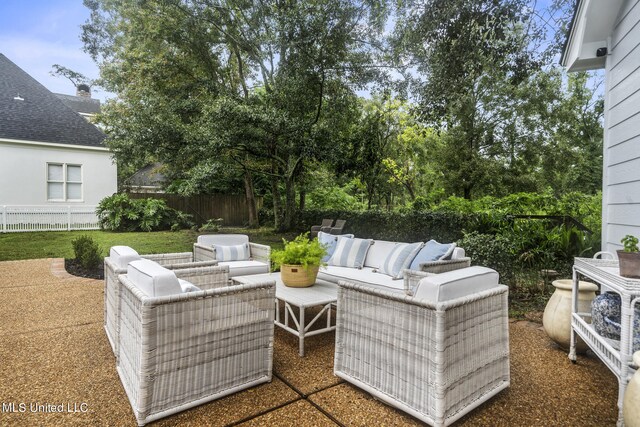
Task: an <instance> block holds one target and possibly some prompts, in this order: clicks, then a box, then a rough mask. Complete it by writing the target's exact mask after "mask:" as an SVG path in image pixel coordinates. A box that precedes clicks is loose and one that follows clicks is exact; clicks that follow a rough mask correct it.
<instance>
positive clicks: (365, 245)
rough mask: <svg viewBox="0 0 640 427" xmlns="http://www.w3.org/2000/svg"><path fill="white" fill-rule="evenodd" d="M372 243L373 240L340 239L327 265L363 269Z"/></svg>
mask: <svg viewBox="0 0 640 427" xmlns="http://www.w3.org/2000/svg"><path fill="white" fill-rule="evenodd" d="M371 242H373V240H371V239H356V238H354V239H348V238H341V239H338V244H337V245H336V250H335V251H334V252H333V255H331V258H329V261H328V262H327V264H329V265H335V266H338V267H352V268H362V266H363V265H364V259H365V258H366V256H367V251H368V250H369V246H371Z"/></svg>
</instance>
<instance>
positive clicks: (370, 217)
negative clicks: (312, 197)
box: [298, 210, 508, 242]
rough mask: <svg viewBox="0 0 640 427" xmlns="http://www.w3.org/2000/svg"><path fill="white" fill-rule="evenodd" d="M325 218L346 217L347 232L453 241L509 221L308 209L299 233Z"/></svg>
mask: <svg viewBox="0 0 640 427" xmlns="http://www.w3.org/2000/svg"><path fill="white" fill-rule="evenodd" d="M322 218H340V219H344V220H346V221H347V224H346V226H345V229H344V232H345V233H353V234H355V235H356V236H358V237H365V238H371V239H380V240H390V241H398V242H417V241H427V240H429V239H435V240H438V241H439V242H454V241H456V240H458V239H460V238H462V237H463V235H464V234H463V231H467V232H471V231H480V232H483V233H492V232H495V230H496V229H497V228H499V227H500V224H502V223H503V222H505V221H508V217H506V216H504V215H502V216H501V215H489V214H484V213H480V214H475V213H464V214H463V213H456V212H415V211H409V212H404V213H398V212H383V211H374V210H371V211H363V212H360V211H358V212H355V211H332V210H321V211H320V210H305V211H304V212H300V213H299V214H298V232H303V231H308V230H310V229H311V226H312V225H316V224H319V221H320V220H322Z"/></svg>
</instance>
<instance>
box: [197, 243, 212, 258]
mask: <svg viewBox="0 0 640 427" xmlns="http://www.w3.org/2000/svg"><path fill="white" fill-rule="evenodd" d="M193 260H194V261H215V260H216V253H215V251H214V250H213V247H212V246H206V245H203V244H201V243H194V244H193Z"/></svg>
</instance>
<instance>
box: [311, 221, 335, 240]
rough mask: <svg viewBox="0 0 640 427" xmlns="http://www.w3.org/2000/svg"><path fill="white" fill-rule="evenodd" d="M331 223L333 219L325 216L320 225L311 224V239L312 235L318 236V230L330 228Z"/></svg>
mask: <svg viewBox="0 0 640 427" xmlns="http://www.w3.org/2000/svg"><path fill="white" fill-rule="evenodd" d="M332 225H333V220H332V219H329V218H325V219H323V220H322V224H320V225H312V226H311V231H310V232H309V238H311V239H313V238H314V237H318V232H320V231H322V230H323V229H324V228H327V227H328V228H331V226H332Z"/></svg>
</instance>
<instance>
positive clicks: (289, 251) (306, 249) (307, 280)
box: [271, 234, 327, 288]
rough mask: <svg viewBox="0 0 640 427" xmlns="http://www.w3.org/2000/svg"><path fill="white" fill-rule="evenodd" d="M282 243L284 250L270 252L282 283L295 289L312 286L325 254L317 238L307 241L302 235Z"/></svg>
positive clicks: (324, 249)
mask: <svg viewBox="0 0 640 427" xmlns="http://www.w3.org/2000/svg"><path fill="white" fill-rule="evenodd" d="M282 241H283V242H284V249H283V250H275V251H272V252H271V261H273V266H274V268H280V277H281V278H282V283H284V284H285V285H286V286H291V287H296V288H303V287H308V286H311V285H313V284H314V283H315V282H316V277H317V276H318V270H319V269H320V266H321V265H323V262H322V258H323V257H324V256H325V255H326V254H327V250H326V248H325V247H324V246H323V245H322V244H321V243H320V242H319V241H318V239H317V238H315V239H313V240H309V239H308V238H307V237H306V236H305V235H304V234H301V235H299V236H298V237H296V238H295V239H293V240H292V241H290V242H287V241H286V240H284V239H282Z"/></svg>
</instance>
